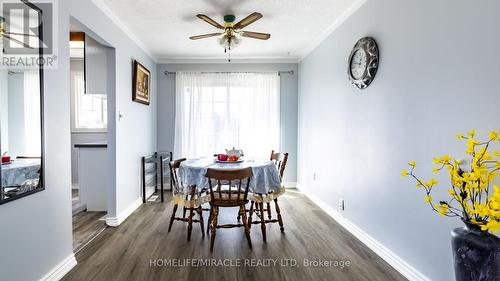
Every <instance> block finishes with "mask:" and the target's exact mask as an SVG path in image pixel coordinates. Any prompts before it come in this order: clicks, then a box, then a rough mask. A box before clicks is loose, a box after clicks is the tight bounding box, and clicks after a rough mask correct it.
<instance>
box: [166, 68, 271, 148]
mask: <svg viewBox="0 0 500 281" xmlns="http://www.w3.org/2000/svg"><path fill="white" fill-rule="evenodd" d="M279 143H280V77H279V75H278V73H199V72H198V73H194V72H177V75H176V113H175V145H174V155H175V157H203V156H211V155H213V154H214V153H220V152H224V149H226V148H232V147H236V148H238V149H242V150H243V152H244V153H245V155H247V156H251V157H269V154H270V152H271V150H272V149H279Z"/></svg>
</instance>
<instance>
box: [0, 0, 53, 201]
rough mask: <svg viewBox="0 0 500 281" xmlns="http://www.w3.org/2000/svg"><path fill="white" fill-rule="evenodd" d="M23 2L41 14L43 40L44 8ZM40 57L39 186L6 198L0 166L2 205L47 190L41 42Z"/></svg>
mask: <svg viewBox="0 0 500 281" xmlns="http://www.w3.org/2000/svg"><path fill="white" fill-rule="evenodd" d="M21 2H23V3H24V4H26V5H27V6H28V7H30V8H32V9H33V10H36V11H37V12H38V15H39V17H38V20H39V25H38V35H39V36H38V38H39V42H43V20H42V18H43V17H42V14H43V11H42V9H40V8H39V7H37V6H36V5H34V4H33V3H31V2H29V1H27V0H21ZM38 57H39V58H40V61H39V67H38V71H39V80H40V133H41V136H40V137H41V142H40V143H41V148H40V152H41V153H40V178H39V187H38V188H36V189H34V190H31V191H28V192H25V193H22V194H19V195H17V196H14V197H10V198H7V199H5V198H4V194H3V187H2V169H1V167H0V205H2V204H5V203H8V202H12V201H15V200H17V199H20V198H23V197H26V196H29V195H31V194H34V193H38V192H40V191H44V190H45V180H44V178H45V164H44V162H45V155H44V152H45V137H44V136H45V134H44V76H43V61H44V59H43V45H41V44H39V47H38ZM0 136H1V130H0ZM0 142H1V138H0ZM0 144H1V143H0Z"/></svg>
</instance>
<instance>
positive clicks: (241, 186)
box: [206, 168, 252, 251]
mask: <svg viewBox="0 0 500 281" xmlns="http://www.w3.org/2000/svg"><path fill="white" fill-rule="evenodd" d="M251 176H252V168H244V169H235V170H226V169H224V170H221V169H211V168H209V169H207V173H206V177H207V178H208V183H209V191H210V216H209V228H210V230H211V235H210V236H211V237H210V251H213V248H214V243H215V236H216V233H217V229H218V228H233V227H243V228H244V229H245V235H246V238H247V241H248V245H249V246H250V248H252V240H251V239H250V228H249V226H248V224H247V214H246V211H245V205H246V204H247V203H248V188H249V186H250V177H251ZM226 207H238V208H239V214H240V215H241V217H242V219H243V223H242V224H240V223H238V224H223V225H219V224H218V216H219V208H226Z"/></svg>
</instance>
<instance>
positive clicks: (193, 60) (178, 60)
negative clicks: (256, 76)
mask: <svg viewBox="0 0 500 281" xmlns="http://www.w3.org/2000/svg"><path fill="white" fill-rule="evenodd" d="M300 59H301V57H239V58H238V57H235V58H231V63H298V62H299V61H300ZM156 63H157V64H203V63H227V58H221V57H171V58H159V59H157V61H156Z"/></svg>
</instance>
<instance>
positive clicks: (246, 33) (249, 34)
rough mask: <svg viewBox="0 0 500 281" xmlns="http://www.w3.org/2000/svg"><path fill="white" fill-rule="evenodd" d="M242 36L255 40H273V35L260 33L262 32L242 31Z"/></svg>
mask: <svg viewBox="0 0 500 281" xmlns="http://www.w3.org/2000/svg"><path fill="white" fill-rule="evenodd" d="M240 34H241V36H244V37H250V38H254V39H260V40H267V39H269V38H271V34H269V33H260V32H252V31H242V32H240Z"/></svg>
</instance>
